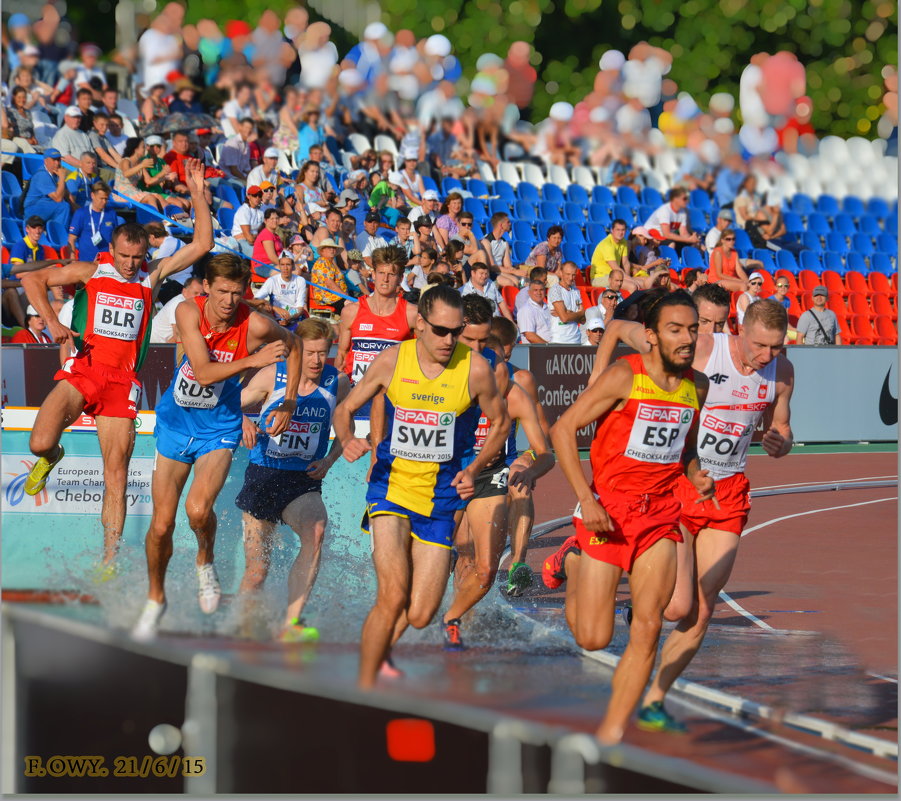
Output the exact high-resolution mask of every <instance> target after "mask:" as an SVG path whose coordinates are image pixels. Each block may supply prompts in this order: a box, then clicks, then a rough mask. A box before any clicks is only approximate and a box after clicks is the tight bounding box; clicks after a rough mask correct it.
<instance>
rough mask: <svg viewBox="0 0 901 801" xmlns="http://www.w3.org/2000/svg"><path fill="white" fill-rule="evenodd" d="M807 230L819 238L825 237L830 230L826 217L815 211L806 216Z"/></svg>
mask: <svg viewBox="0 0 901 801" xmlns="http://www.w3.org/2000/svg"><path fill="white" fill-rule="evenodd" d="M807 230H808V231H810V232H812V233H814V234H819V235H820V236H826V234H828V233H829V232H830V231H831V230H832V229H831V228H830V227H829V221H828V220H827V219H826V215H825V214H823V213H821V212H816V211H815V212H812V213H811V214H809V215H807Z"/></svg>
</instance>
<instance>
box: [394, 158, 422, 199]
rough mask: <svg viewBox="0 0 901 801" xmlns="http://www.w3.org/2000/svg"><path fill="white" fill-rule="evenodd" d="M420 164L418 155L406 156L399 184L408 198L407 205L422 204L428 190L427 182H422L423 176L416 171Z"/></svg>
mask: <svg viewBox="0 0 901 801" xmlns="http://www.w3.org/2000/svg"><path fill="white" fill-rule="evenodd" d="M418 164H419V158H418V157H415V156H414V157H412V158H405V159H404V168H403V170H401V173H400V182H399V186H400V189H401V191H402V192H403V193H404V197H405V198H406V200H407V205H408V206H411V207H415V206H419V205H421V204H422V196H423V195H424V194H425V191H426V189H425V184H424V183H423V182H422V176H421V175H420V174H419V173H418V172H416V167H417V165H418Z"/></svg>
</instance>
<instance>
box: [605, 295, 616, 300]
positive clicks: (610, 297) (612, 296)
mask: <svg viewBox="0 0 901 801" xmlns="http://www.w3.org/2000/svg"><path fill="white" fill-rule="evenodd" d="M601 297H602V298H603V299H604V300H616V295H601Z"/></svg>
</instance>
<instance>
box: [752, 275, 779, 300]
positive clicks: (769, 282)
mask: <svg viewBox="0 0 901 801" xmlns="http://www.w3.org/2000/svg"><path fill="white" fill-rule="evenodd" d="M756 272H758V273H760V277H761V278H763V286H762V287H761V288H760V295H761V297H764V298H768V297H769V296H770V295H772V294H773V293H774V292H775V291H776V282H775V281H774V280H773V276H772V275H770V271H769V270H767V269H766V268H765V267H761V268H760V269H759V270H757V271H756Z"/></svg>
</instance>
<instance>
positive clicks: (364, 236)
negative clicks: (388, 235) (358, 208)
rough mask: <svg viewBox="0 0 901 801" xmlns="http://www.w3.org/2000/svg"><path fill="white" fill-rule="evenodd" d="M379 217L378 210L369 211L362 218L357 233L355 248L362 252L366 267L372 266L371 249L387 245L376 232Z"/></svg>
mask: <svg viewBox="0 0 901 801" xmlns="http://www.w3.org/2000/svg"><path fill="white" fill-rule="evenodd" d="M381 219H382V218H381V217H380V216H379V214H378V212H375V211H370V212H369V213H368V214H367V215H366V217H365V218H364V219H363V231H362V232H361V233H359V234H357V239H356V249H357V250H359V251H360V252H361V253H362V254H363V260H364V261H365V262H366V265H367V266H368V267H372V251H373V250H375V249H376V248H384V247H388V242H387V241H386V240H385V238H384V237H383V236H381V235H379V233H378V230H379V225H380V223H381Z"/></svg>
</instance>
